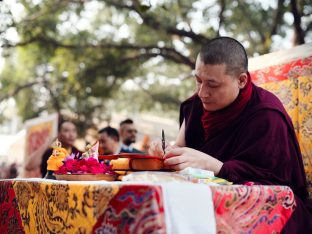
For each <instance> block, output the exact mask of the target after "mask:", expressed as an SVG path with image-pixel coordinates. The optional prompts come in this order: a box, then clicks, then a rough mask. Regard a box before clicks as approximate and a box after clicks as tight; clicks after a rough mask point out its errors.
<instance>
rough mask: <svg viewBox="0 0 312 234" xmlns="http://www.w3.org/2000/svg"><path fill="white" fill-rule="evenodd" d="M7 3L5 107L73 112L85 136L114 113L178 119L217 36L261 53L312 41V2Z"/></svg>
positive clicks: (2, 30) (0, 33)
mask: <svg viewBox="0 0 312 234" xmlns="http://www.w3.org/2000/svg"><path fill="white" fill-rule="evenodd" d="M9 2H10V1H4V3H0V4H1V8H0V9H1V12H2V13H1V16H0V17H1V18H0V22H2V23H1V25H0V43H1V47H2V49H3V51H2V53H3V56H4V57H5V58H6V63H5V66H4V69H3V72H2V74H1V77H0V87H1V93H0V103H1V102H5V100H7V99H8V98H10V97H13V98H14V99H15V100H16V103H17V107H18V109H19V113H20V115H21V116H22V117H23V119H24V120H25V119H28V118H32V117H35V116H37V115H38V114H40V113H41V112H43V111H50V112H52V111H56V112H59V113H63V114H66V115H70V116H71V117H73V118H75V119H77V122H78V124H80V125H79V126H80V129H85V128H86V127H89V126H92V125H94V124H98V123H99V122H100V121H102V120H109V119H110V117H111V112H112V111H116V110H117V111H120V110H127V111H130V112H132V113H139V112H141V111H144V110H149V111H154V112H156V113H158V114H160V113H161V114H163V113H165V114H167V115H168V114H170V113H173V114H174V115H175V116H176V115H177V105H178V104H179V102H180V101H181V100H183V99H184V98H186V97H187V96H189V95H190V94H191V93H192V92H193V91H194V86H193V81H192V79H190V78H191V77H192V76H191V71H192V69H194V63H195V59H196V55H197V53H198V50H199V48H200V47H201V45H202V44H204V43H206V42H207V41H209V40H210V39H211V38H214V37H216V36H220V35H222V36H223V35H224V36H232V37H234V38H237V39H238V40H239V41H241V42H242V43H243V44H244V46H245V47H246V49H247V52H248V54H249V56H254V55H258V54H264V53H268V52H270V51H271V50H272V49H276V48H279V47H278V44H279V42H283V38H284V37H286V35H287V34H289V32H293V35H294V36H293V45H297V44H303V43H305V40H310V41H311V35H312V34H311V25H312V22H311V13H312V6H311V4H309V0H300V1H299V0H297V1H296V0H277V1H242V0H236V1H229V0H214V1H203V0H201V1H190V0H168V1H152V0H151V1H144V0H141V1H140V0H118V1H116V0H102V1H101V0H97V1H96V0H55V1H49V0H41V1H39V0H36V1H35V0H20V1H17V3H15V5H12V4H11V5H10V4H9ZM18 9H20V11H17V10H18ZM12 32H13V33H16V34H17V39H16V38H15V39H14V38H13V39H12V38H10V34H12ZM0 109H1V105H0Z"/></svg>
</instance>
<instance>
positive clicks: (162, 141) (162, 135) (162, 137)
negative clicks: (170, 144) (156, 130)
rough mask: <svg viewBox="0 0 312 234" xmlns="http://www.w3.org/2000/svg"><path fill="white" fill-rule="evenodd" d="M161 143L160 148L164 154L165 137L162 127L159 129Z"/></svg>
mask: <svg viewBox="0 0 312 234" xmlns="http://www.w3.org/2000/svg"><path fill="white" fill-rule="evenodd" d="M161 143H162V150H163V151H164V155H165V154H166V151H165V148H166V139H165V132H164V129H162V130H161Z"/></svg>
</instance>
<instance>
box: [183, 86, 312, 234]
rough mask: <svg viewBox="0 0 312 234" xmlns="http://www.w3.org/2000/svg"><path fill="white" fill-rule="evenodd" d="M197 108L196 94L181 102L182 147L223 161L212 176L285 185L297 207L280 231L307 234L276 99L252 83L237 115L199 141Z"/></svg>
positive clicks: (286, 127)
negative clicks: (184, 143) (223, 126)
mask: <svg viewBox="0 0 312 234" xmlns="http://www.w3.org/2000/svg"><path fill="white" fill-rule="evenodd" d="M202 114H203V107H202V103H201V100H200V99H199V97H198V96H197V95H194V96H192V97H191V98H189V99H188V100H186V101H184V102H183V103H182V104H181V108H180V124H182V122H183V121H185V142H186V146H187V147H190V148H193V149H196V150H199V151H202V152H204V153H206V154H209V155H211V156H213V157H215V158H217V159H218V160H220V161H222V162H223V166H222V168H221V170H220V172H219V174H218V175H217V176H218V177H221V178H224V179H227V180H229V181H232V182H233V183H235V184H243V183H245V182H249V181H252V182H254V183H255V184H262V185H286V186H289V187H290V188H292V190H293V192H294V194H295V197H296V204H297V207H296V209H295V211H294V212H293V214H292V216H291V218H290V219H289V220H288V222H287V224H286V226H285V227H284V230H283V233H312V209H311V208H312V203H311V201H310V200H308V192H307V190H306V185H307V182H306V177H305V172H304V167H303V161H302V156H301V153H300V148H299V144H298V141H297V138H296V135H295V131H294V127H293V125H292V122H291V119H290V117H289V116H288V114H287V112H286V110H285V109H284V107H283V105H282V103H281V102H280V101H279V99H278V98H277V97H276V96H274V95H273V94H272V93H270V92H268V91H266V90H264V89H262V88H260V87H257V86H255V85H253V91H252V96H251V98H250V100H249V102H248V104H247V106H246V107H245V109H244V110H243V111H242V113H241V114H240V116H239V117H238V118H236V119H235V120H234V121H233V122H232V123H231V124H229V125H226V127H225V128H224V129H222V130H220V131H219V132H217V133H215V134H213V135H212V136H209V137H208V138H205V132H204V129H203V126H202V123H201V116H202Z"/></svg>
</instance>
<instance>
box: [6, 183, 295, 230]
mask: <svg viewBox="0 0 312 234" xmlns="http://www.w3.org/2000/svg"><path fill="white" fill-rule="evenodd" d="M12 185H13V186H12ZM207 186H208V185H207ZM210 189H211V190H212V194H213V203H214V209H215V216H216V223H217V232H218V233H279V232H280V231H281V230H282V228H283V226H284V224H285V223H286V222H287V220H288V219H289V217H290V216H291V214H292V212H293V210H294V209H295V206H296V204H295V201H294V195H293V192H292V191H291V189H290V188H289V187H285V186H242V185H236V186H211V187H210ZM0 191H1V193H0V194H1V200H0V202H1V203H0V207H1V211H0V214H1V223H0V231H1V233H24V232H25V233H166V223H165V215H166V214H165V212H164V205H163V204H164V201H163V196H162V189H161V186H160V185H144V184H142V185H139V184H138V185H133V184H123V183H105V182H104V183H94V182H90V183H88V182H78V183H77V182H65V181H62V182H60V181H47V180H36V181H34V180H11V181H10V180H6V181H0ZM3 194H4V195H3ZM8 194H9V195H8ZM14 194H16V196H15V195H14ZM9 207H12V208H9ZM7 209H11V211H10V212H11V215H7V214H8V213H7V212H6V210H7ZM7 216H8V217H9V218H3V217H7ZM207 222H209V220H207Z"/></svg>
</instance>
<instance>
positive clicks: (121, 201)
mask: <svg viewBox="0 0 312 234" xmlns="http://www.w3.org/2000/svg"><path fill="white" fill-rule="evenodd" d="M165 232H166V225H165V218H164V207H163V199H162V192H161V187H160V186H156V185H155V186H148V185H124V186H122V187H121V188H120V190H119V192H118V193H117V194H116V196H115V197H114V198H112V200H111V201H110V203H109V205H108V207H107V209H106V211H105V212H104V213H103V215H102V216H101V217H100V218H99V219H98V222H97V223H96V225H95V226H94V229H93V233H165Z"/></svg>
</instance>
